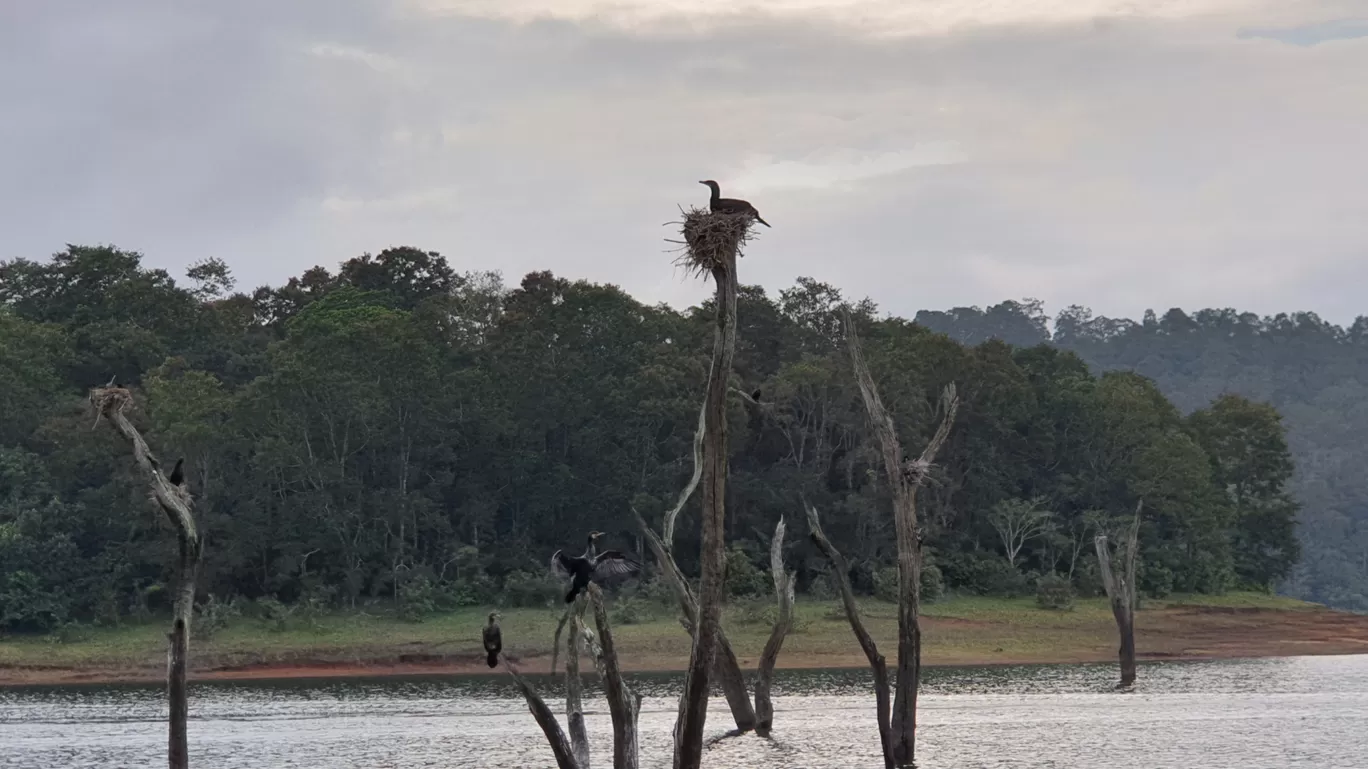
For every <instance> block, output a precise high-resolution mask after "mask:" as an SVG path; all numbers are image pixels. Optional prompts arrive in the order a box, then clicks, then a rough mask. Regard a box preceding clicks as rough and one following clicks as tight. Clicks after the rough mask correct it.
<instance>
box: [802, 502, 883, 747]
mask: <svg viewBox="0 0 1368 769" xmlns="http://www.w3.org/2000/svg"><path fill="white" fill-rule="evenodd" d="M803 507H804V508H806V510H807V519H808V528H809V529H810V530H811V535H810V536H811V538H812V543H813V544H815V545H816V546H817V549H818V550H821V551H822V555H824V556H826V559H827V560H828V561H830V562H831V570H832V572H833V573H834V574H835V575H836V584H837V586H838V587H839V588H840V589H841V603H842V604H843V605H844V606H845V613H846V619H847V620H849V621H850V629H851V630H852V631H853V632H854V633H855V640H857V641H859V642H860V648H861V649H863V650H864V653H865V657H866V658H867V659H868V660H869V669H870V671H871V672H872V673H873V674H874V704H875V718H877V719H878V721H879V742H880V744H881V745H882V747H883V757H884V767H885V769H893V744H892V742H893V738H892V731H891V728H890V726H889V721H890V719H891V713H892V708H891V707H890V706H889V704H888V700H889V686H888V665H887V663H885V661H884V656H883V655H882V654H880V653H879V647H878V646H877V645H875V643H874V637H873V636H871V635H870V634H869V631H868V630H866V629H865V626H864V621H863V620H861V619H860V606H859V604H857V603H855V592H854V591H853V590H851V589H850V565H849V564H848V563H846V559H845V556H843V555H841V551H839V550H837V549H836V546H835V545H833V544H831V540H829V539H827V536H826V534H825V533H824V532H823V531H822V523H821V521H819V520H818V518H817V508H815V507H813V506H812V505H809V504H807V502H806V501H804V502H803Z"/></svg>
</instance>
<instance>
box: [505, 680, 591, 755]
mask: <svg viewBox="0 0 1368 769" xmlns="http://www.w3.org/2000/svg"><path fill="white" fill-rule="evenodd" d="M504 669H505V670H507V671H508V674H509V675H510V676H513V680H514V681H516V682H517V683H518V688H519V689H520V690H522V695H523V699H525V700H527V709H528V710H530V711H532V717H533V718H535V719H537V726H540V727H541V730H542V733H543V734H545V735H546V741H547V742H548V743H550V745H551V752H552V754H554V755H555V756H556V766H557V768H558V769H585V767H581V766H580V765H579V764H578V763H577V762H576V761H575V754H574V753H573V752H572V751H571V749H570V743H569V742H568V741H567V740H566V739H565V732H564V731H562V730H561V727H560V723H558V722H557V721H556V714H555V713H552V712H551V708H548V707H547V706H546V702H545V701H544V700H542V698H541V695H539V694H537V690H536V689H534V688H532V684H530V683H528V682H527V679H525V678H523V677H522V674H521V673H519V672H518V670H517V668H514V667H513V665H512V664H510V663H509V661H508V659H507V658H505V659H504Z"/></svg>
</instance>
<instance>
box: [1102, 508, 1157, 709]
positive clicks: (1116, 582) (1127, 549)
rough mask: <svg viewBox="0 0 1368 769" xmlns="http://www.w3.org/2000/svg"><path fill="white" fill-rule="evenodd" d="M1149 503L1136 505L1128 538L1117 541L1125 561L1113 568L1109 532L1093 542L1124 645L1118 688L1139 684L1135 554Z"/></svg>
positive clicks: (1103, 583)
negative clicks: (1141, 524) (1142, 513)
mask: <svg viewBox="0 0 1368 769" xmlns="http://www.w3.org/2000/svg"><path fill="white" fill-rule="evenodd" d="M1144 505H1145V502H1144V500H1141V501H1140V503H1139V504H1137V505H1136V506H1135V520H1134V521H1133V522H1132V523H1131V525H1130V527H1128V528H1127V530H1126V533H1125V535H1124V536H1125V541H1124V542H1119V543H1117V555H1118V556H1120V560H1121V562H1120V563H1118V564H1116V567H1115V570H1113V567H1112V562H1111V552H1110V550H1109V549H1108V547H1107V535H1106V534H1105V533H1103V534H1098V535H1097V537H1096V539H1094V540H1093V544H1094V545H1095V546H1096V547H1097V565H1098V571H1100V572H1102V586H1103V588H1104V589H1106V591H1107V600H1108V601H1110V602H1111V609H1112V616H1113V617H1115V618H1116V631H1117V633H1118V634H1119V635H1120V636H1121V647H1120V649H1118V650H1117V655H1118V657H1119V658H1120V661H1121V683H1120V684H1118V685H1117V688H1125V687H1127V686H1131V685H1133V684H1134V683H1135V595H1136V592H1135V557H1136V550H1137V549H1138V547H1139V541H1140V510H1141V509H1142V508H1143V507H1144Z"/></svg>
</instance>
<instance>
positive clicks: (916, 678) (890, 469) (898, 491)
mask: <svg viewBox="0 0 1368 769" xmlns="http://www.w3.org/2000/svg"><path fill="white" fill-rule="evenodd" d="M844 321H845V322H844V326H845V337H846V345H847V347H848V348H849V351H850V360H851V365H852V367H853V368H854V369H855V379H856V381H857V382H858V383H859V386H860V395H861V396H862V398H863V399H864V404H865V410H866V411H867V412H869V421H870V423H871V424H872V425H873V428H874V434H875V436H876V437H877V438H878V441H879V447H880V450H881V451H880V453H881V454H882V456H883V461H884V472H885V473H886V474H887V476H888V485H889V486H890V487H891V489H892V491H893V523H894V528H895V529H896V531H897V541H898V678H897V684H896V687H895V689H894V697H893V717H892V721H891V722H890V724H889V726H890V729H891V732H890V739H891V742H892V749H893V762H894V764H895V765H896V766H912V765H913V761H914V759H915V757H916V732H917V689H918V687H919V686H920V684H921V622H920V612H921V564H922V553H921V542H920V539H919V537H918V536H917V533H918V528H917V488H918V487H920V486H921V485H922V483H924V482H925V480H926V475H927V473H928V472H929V471H930V469H931V464H932V462H933V461H934V460H935V458H936V454H937V452H939V451H940V447H941V445H942V444H944V443H945V439H946V438H948V437H949V435H950V428H951V426H952V425H953V424H954V421H955V414H956V412H957V411H958V409H959V399H958V397H957V396H956V394H955V386H954V385H953V384H950V385H946V387H945V390H944V392H943V394H942V397H941V404H940V405H941V408H942V410H943V411H944V418H943V419H942V420H941V424H940V426H939V427H938V428H937V429H936V433H935V435H934V436H932V438H931V441H930V442H929V443H927V445H926V448H925V449H924V450H923V451H922V453H921V456H920V457H918V458H917V459H915V460H911V461H907V460H905V459H904V458H903V452H902V444H901V443H899V441H898V433H897V430H895V429H894V426H893V417H892V416H891V415H890V414H889V413H888V410H887V409H885V408H884V405H883V401H882V400H881V399H880V398H879V388H878V386H877V385H876V384H875V382H874V377H873V375H872V374H871V373H870V372H869V365H868V363H867V362H866V361H865V357H864V353H863V351H862V350H861V348H860V338H859V335H858V334H857V333H856V331H855V322H854V319H853V318H852V317H851V314H850V310H849V309H846V310H845V312H844Z"/></svg>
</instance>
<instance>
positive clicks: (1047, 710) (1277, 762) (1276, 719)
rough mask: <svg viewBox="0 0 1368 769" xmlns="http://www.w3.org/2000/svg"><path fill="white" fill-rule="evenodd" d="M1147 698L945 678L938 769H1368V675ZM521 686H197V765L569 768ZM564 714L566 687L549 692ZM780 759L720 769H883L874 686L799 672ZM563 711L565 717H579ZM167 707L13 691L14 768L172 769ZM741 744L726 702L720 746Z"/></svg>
mask: <svg viewBox="0 0 1368 769" xmlns="http://www.w3.org/2000/svg"><path fill="white" fill-rule="evenodd" d="M1140 675H1141V683H1140V686H1139V687H1138V688H1137V690H1136V691H1135V692H1133V693H1128V694H1122V693H1116V692H1112V691H1111V689H1110V687H1111V685H1112V683H1113V682H1114V681H1115V676H1116V668H1115V666H1113V665H1051V666H1034V667H991V668H956V669H947V668H932V669H928V670H927V671H926V680H925V682H924V688H923V694H922V697H921V717H920V719H919V729H918V740H917V743H918V764H919V765H920V766H921V767H923V769H959V768H961V767H963V768H965V769H969V768H971V767H972V768H974V769H979V768H981V767H983V768H986V767H1003V768H1006V767H1014V768H1021V769H1028V768H1040V769H1046V768H1051V767H1060V768H1061V769H1063V768H1064V767H1067V768H1068V769H1087V768H1089V767H1106V769H1166V768H1167V767H1173V768H1174V769H1196V768H1197V767H1201V768H1203V769H1235V768H1236V767H1238V769H1265V768H1266V769H1300V768H1302V767H1305V768H1306V769H1311V768H1313V767H1314V769H1363V767H1366V766H1368V757H1366V756H1368V656H1357V657H1299V658H1290V659H1274V660H1258V661H1238V662H1204V663H1165V664H1152V665H1146V666H1143V667H1142V669H1141V673H1140ZM510 683H511V682H510V681H509V680H508V678H507V677H506V676H488V677H475V678H458V677H444V678H424V679H405V680H393V679H389V680H374V679H367V680H311V681H286V682H270V683H262V682H233V683H213V684H197V685H194V686H192V690H191V713H190V715H191V724H190V751H191V762H192V764H194V765H196V766H204V767H214V769H239V768H241V769H247V768H248V767H250V768H251V769H286V768H287V767H310V768H317V769H333V768H340V767H367V768H372V767H424V766H441V767H463V768H464V767H471V768H472V769H473V768H474V767H491V768H493V767H498V768H499V769H510V768H512V767H546V766H553V765H554V761H553V760H552V758H551V754H550V751H549V749H548V748H547V747H546V743H545V740H544V739H543V738H542V736H541V733H540V732H539V731H538V729H537V726H536V724H535V723H534V722H533V720H532V717H531V716H530V715H529V714H528V713H527V708H526V705H525V704H524V703H523V701H522V699H521V698H520V697H519V696H518V694H517V692H516V691H515V690H514V689H513V688H512V687H511V686H510ZM632 683H633V685H634V686H635V687H636V688H637V690H638V691H640V692H641V693H642V694H643V695H645V701H644V703H643V706H642V713H641V723H640V726H641V732H642V735H641V752H642V759H643V760H642V765H643V766H645V767H668V766H669V765H670V740H671V729H672V727H673V725H674V719H675V713H676V711H675V704H676V697H677V696H678V687H679V684H680V678H679V677H678V676H675V675H641V676H635V677H633V679H632ZM538 686H539V687H541V689H542V692H543V695H544V696H545V697H546V698H547V700H548V702H551V703H552V704H553V706H555V705H559V704H562V703H563V700H561V701H560V702H556V701H555V698H558V697H563V696H564V694H563V689H562V687H561V685H560V684H559V682H556V681H551V680H549V679H545V678H543V679H539V680H538ZM585 708H586V710H587V711H588V713H587V717H586V721H587V724H588V728H589V732H590V737H591V740H593V751H594V756H595V760H596V763H595V765H596V766H606V765H610V764H611V744H610V740H611V726H610V722H609V718H608V708H607V703H606V702H605V701H604V700H603V698H602V696H601V695H600V693H599V691H598V690H597V689H595V688H594V687H592V686H591V687H589V691H586V701H585ZM775 708H776V711H777V712H776V715H775V719H774V721H775V733H774V739H773V740H772V741H766V740H761V739H759V738H756V737H754V736H747V737H744V738H740V739H735V740H729V741H725V742H722V743H720V744H719V745H717V746H715V747H713V748H712V749H711V750H709V751H708V753H707V755H706V757H705V760H704V765H705V766H712V767H748V768H754V769H778V768H779V767H785V768H788V767H802V768H804V769H807V768H812V769H816V768H817V767H842V768H843V769H844V768H853V767H880V766H882V760H881V759H880V758H879V754H878V747H877V744H878V735H877V731H876V729H875V726H874V704H873V697H872V695H871V694H870V689H869V676H868V674H867V673H866V672H864V671H791V672H781V673H780V675H779V677H778V680H777V681H776V685H775ZM559 709H560V708H558V710H559ZM164 718H165V705H164V700H163V694H162V691H161V689H159V688H157V687H132V686H87V687H43V688H39V687H33V688H23V689H0V768H3V769H51V768H52V767H70V768H71V769H78V768H84V767H141V766H155V765H161V764H162V763H163V762H164V761H165V758H164V755H165V754H164V751H165V744H166V728H165V722H164ZM730 726H731V722H730V714H729V713H728V712H727V710H726V703H725V702H724V701H722V700H720V699H715V700H714V701H713V703H712V707H711V709H710V710H709V715H708V727H709V731H710V732H712V733H721V732H723V731H725V730H726V729H727V728H728V727H730Z"/></svg>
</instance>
